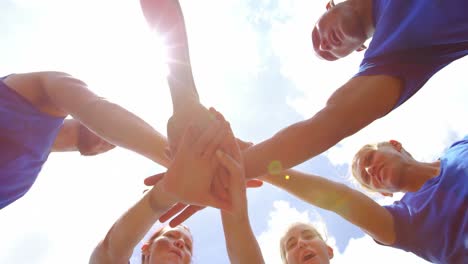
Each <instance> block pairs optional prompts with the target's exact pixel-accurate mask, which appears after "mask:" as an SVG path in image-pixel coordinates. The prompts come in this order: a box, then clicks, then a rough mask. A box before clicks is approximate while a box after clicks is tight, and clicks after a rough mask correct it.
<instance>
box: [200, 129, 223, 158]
mask: <svg viewBox="0 0 468 264" xmlns="http://www.w3.org/2000/svg"><path fill="white" fill-rule="evenodd" d="M226 126H227V125H226V123H224V124H222V127H221V130H219V132H218V133H217V134H216V135H215V137H214V138H213V139H212V140H211V141H210V142H209V143H208V145H207V146H206V148H205V150H204V151H203V153H202V157H203V158H206V159H211V158H212V157H213V155H214V153H215V151H216V150H217V149H218V148H219V147H220V146H221V144H222V143H223V141H224V139H225V138H226V136H227V133H228V131H227V127H226Z"/></svg>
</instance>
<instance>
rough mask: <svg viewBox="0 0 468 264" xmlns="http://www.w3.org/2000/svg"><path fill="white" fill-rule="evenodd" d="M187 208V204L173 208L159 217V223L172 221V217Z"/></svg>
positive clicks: (178, 204) (179, 204)
mask: <svg viewBox="0 0 468 264" xmlns="http://www.w3.org/2000/svg"><path fill="white" fill-rule="evenodd" d="M186 206H187V205H186V204H183V203H177V204H176V205H174V206H172V207H171V209H169V210H168V211H167V212H165V213H164V214H162V215H161V217H159V222H161V223H164V222H166V221H167V220H169V219H171V217H173V216H174V215H176V214H178V213H179V212H180V211H182V210H183V209H184V208H185V207H186Z"/></svg>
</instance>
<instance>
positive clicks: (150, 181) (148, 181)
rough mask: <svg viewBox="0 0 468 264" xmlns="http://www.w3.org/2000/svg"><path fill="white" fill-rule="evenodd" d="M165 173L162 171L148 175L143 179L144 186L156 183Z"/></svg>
mask: <svg viewBox="0 0 468 264" xmlns="http://www.w3.org/2000/svg"><path fill="white" fill-rule="evenodd" d="M165 174H166V173H165V172H162V173H158V174H155V175H152V176H149V177H147V178H146V179H145V180H144V183H145V185H146V186H153V185H155V184H156V183H158V182H159V181H160V180H162V178H163V177H164V175H165Z"/></svg>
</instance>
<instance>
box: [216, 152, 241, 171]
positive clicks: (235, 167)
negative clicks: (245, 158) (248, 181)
mask: <svg viewBox="0 0 468 264" xmlns="http://www.w3.org/2000/svg"><path fill="white" fill-rule="evenodd" d="M216 157H217V158H218V161H219V163H221V165H223V166H224V168H226V169H227V170H228V171H229V174H230V175H231V176H232V175H235V174H236V173H238V171H239V170H240V168H239V167H240V165H239V163H238V162H237V161H236V160H234V159H233V158H232V157H231V156H230V155H229V154H227V153H225V152H223V151H221V150H217V151H216Z"/></svg>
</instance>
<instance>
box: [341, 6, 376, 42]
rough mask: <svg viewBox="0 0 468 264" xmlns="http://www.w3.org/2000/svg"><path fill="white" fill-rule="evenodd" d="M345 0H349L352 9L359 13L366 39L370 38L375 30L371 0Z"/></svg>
mask: <svg viewBox="0 0 468 264" xmlns="http://www.w3.org/2000/svg"><path fill="white" fill-rule="evenodd" d="M347 2H349V4H351V5H352V7H353V8H354V10H355V11H356V12H357V13H358V14H359V17H360V18H361V23H362V25H363V27H364V33H365V34H366V37H367V39H369V38H371V37H372V35H374V31H375V27H374V19H373V13H372V0H348V1H347Z"/></svg>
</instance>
